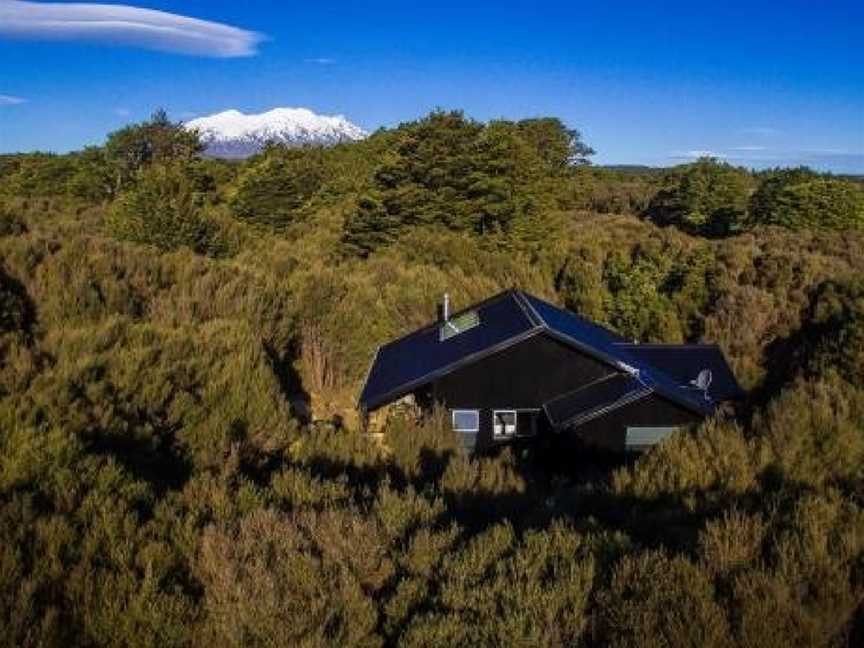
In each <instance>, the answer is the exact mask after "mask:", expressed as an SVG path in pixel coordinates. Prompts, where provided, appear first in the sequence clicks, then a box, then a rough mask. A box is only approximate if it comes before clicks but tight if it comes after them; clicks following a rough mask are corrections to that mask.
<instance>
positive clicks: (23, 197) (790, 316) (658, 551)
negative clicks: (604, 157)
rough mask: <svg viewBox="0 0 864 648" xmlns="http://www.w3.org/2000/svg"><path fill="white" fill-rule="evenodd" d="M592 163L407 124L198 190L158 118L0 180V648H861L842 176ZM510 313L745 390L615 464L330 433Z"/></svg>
mask: <svg viewBox="0 0 864 648" xmlns="http://www.w3.org/2000/svg"><path fill="white" fill-rule="evenodd" d="M593 153H594V152H593V151H592V150H591V148H590V146H589V145H588V143H586V142H584V141H583V139H582V136H581V135H580V133H579V132H578V131H576V130H572V129H568V128H567V127H566V126H565V125H564V124H563V123H562V122H561V121H560V120H558V119H555V118H535V119H527V120H522V121H507V120H493V121H489V122H478V121H475V120H473V119H470V118H469V117H467V116H465V115H464V114H463V113H461V112H458V111H452V112H451V111H443V110H437V111H434V112H432V113H430V114H428V115H426V116H424V117H422V118H419V119H417V120H415V121H412V122H407V123H403V124H401V125H399V126H397V127H394V128H388V129H381V130H379V131H377V132H376V133H374V134H372V135H371V136H370V137H369V138H368V139H366V140H364V141H361V142H356V143H350V144H340V145H337V146H334V147H332V148H315V147H310V148H299V149H298V148H293V149H292V148H285V147H280V146H269V147H267V148H266V149H265V150H264V151H262V152H261V153H260V154H258V155H256V156H254V157H252V158H250V159H248V160H246V161H242V162H239V161H234V162H227V161H220V160H216V159H211V158H208V157H206V156H204V155H202V146H201V144H200V141H199V139H198V137H197V135H196V134H195V133H194V132H188V131H186V130H184V129H183V128H182V127H181V126H180V125H179V124H176V123H174V122H172V121H171V120H170V118H169V117H168V116H167V115H166V114H165V113H164V112H162V111H157V112H156V113H155V114H154V115H153V117H152V118H151V119H150V120H148V121H145V122H143V123H139V124H132V125H129V126H127V127H125V128H123V129H121V130H119V131H116V132H114V133H111V134H110V135H109V136H108V137H107V139H106V141H105V142H104V144H102V145H100V146H95V147H90V148H86V149H84V150H82V151H78V152H74V153H70V154H64V155H55V154H47V153H46V154H41V153H31V154H17V155H3V156H0V645H3V646H77V645H80V646H160V647H161V646H202V645H205V646H208V645H209V646H241V645H242V646H305V647H315V646H369V647H374V646H382V647H383V646H432V645H434V646H466V645H483V646H509V645H518V646H589V647H594V646H633V647H637V646H660V647H662V646H667V647H684V646H694V647H697V646H698V647H706V648H710V647H714V646H741V647H745V646H746V647H762V646H765V647H769V646H772V647H773V646H777V647H783V648H789V647H790V646H854V645H864V254H862V249H864V179H862V178H856V177H841V176H835V175H830V174H824V173H817V172H815V171H813V170H810V169H807V168H795V169H771V170H766V171H759V172H755V171H751V170H747V169H743V168H738V167H735V166H732V165H730V164H727V163H725V162H723V161H721V160H717V159H711V158H703V159H699V160H696V161H694V162H692V163H689V164H683V165H680V166H675V167H672V168H668V169H640V168H604V167H599V166H596V165H592V164H591V162H590V160H591V156H592V154H593ZM510 287H518V288H520V289H523V290H526V291H528V292H531V293H533V294H536V295H538V296H540V297H542V298H544V299H547V300H549V301H552V302H554V303H557V304H560V305H563V306H565V307H567V308H569V309H571V310H573V311H574V312H577V313H579V314H582V315H584V316H586V317H588V318H591V319H593V320H595V321H597V322H600V323H602V324H604V325H605V326H608V327H609V328H611V329H613V330H615V331H617V332H619V333H620V334H622V335H625V336H627V337H632V338H637V339H640V340H643V341H656V342H683V341H688V342H689V341H707V342H715V343H717V344H719V345H720V347H721V348H722V349H723V352H724V353H725V355H726V357H727V358H728V359H729V361H730V364H731V366H732V368H733V369H734V371H735V373H736V375H737V377H738V379H739V381H740V383H741V385H742V387H743V388H744V389H745V390H746V393H747V396H746V398H745V399H744V400H743V401H742V402H740V403H739V404H738V405H737V407H736V409H735V411H734V412H727V413H725V414H723V415H722V416H718V417H717V418H715V419H713V420H710V421H707V422H706V423H705V424H703V425H701V426H699V427H698V428H695V429H689V430H682V431H679V432H678V433H676V434H675V435H674V436H673V437H672V438H670V439H669V440H667V441H666V442H664V443H662V444H660V445H659V446H657V447H655V448H654V449H652V450H651V451H649V452H648V453H646V454H644V455H641V456H638V457H609V456H599V455H598V456H591V455H590V454H586V455H580V456H574V455H573V454H562V453H561V452H556V448H555V447H554V445H553V446H551V447H549V446H543V447H537V448H535V449H519V450H515V449H504V450H501V451H499V452H496V453H490V454H485V455H478V456H469V455H466V453H465V451H464V450H463V449H462V448H461V447H460V444H459V441H458V440H457V439H456V438H455V436H454V434H453V433H452V432H451V431H450V430H449V426H448V424H447V423H448V421H446V420H445V417H444V416H443V415H442V414H441V413H440V412H439V413H433V414H431V415H429V416H418V415H417V413H416V412H414V411H412V410H410V409H409V408H399V407H395V408H392V409H391V411H389V412H387V415H386V417H385V418H384V420H383V421H381V428H380V434H379V435H374V436H373V435H370V434H366V433H365V432H364V430H362V429H361V426H360V421H359V418H358V414H357V412H356V410H355V404H356V399H357V396H358V391H359V389H360V387H361V385H362V381H363V378H364V374H365V372H366V370H367V368H368V366H369V363H370V362H371V360H372V356H373V353H374V351H375V349H376V347H377V346H378V345H380V344H382V343H384V342H386V341H388V340H390V339H392V338H394V337H396V336H398V335H400V334H403V333H407V332H409V331H411V330H413V329H415V328H417V327H419V326H421V325H423V324H425V323H427V322H429V321H430V320H431V319H432V318H434V315H435V307H436V303H437V302H438V301H439V299H440V297H441V295H442V294H443V293H444V292H448V293H449V294H450V296H451V299H452V301H453V303H454V305H455V306H456V307H459V306H467V305H469V304H471V303H473V302H475V301H479V300H480V299H483V298H485V297H488V296H489V295H491V294H493V293H495V292H498V291H501V290H503V289H506V288H510Z"/></svg>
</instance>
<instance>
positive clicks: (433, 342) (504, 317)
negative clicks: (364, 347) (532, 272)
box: [360, 291, 541, 410]
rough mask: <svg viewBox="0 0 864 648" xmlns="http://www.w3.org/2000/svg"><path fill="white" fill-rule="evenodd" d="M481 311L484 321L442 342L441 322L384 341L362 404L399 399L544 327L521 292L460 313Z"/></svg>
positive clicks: (374, 405) (372, 406) (502, 295)
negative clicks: (528, 308)
mask: <svg viewBox="0 0 864 648" xmlns="http://www.w3.org/2000/svg"><path fill="white" fill-rule="evenodd" d="M469 311H476V312H477V315H478V317H479V319H480V323H479V324H478V325H477V326H475V327H474V328H470V329H468V330H466V331H464V332H462V333H459V334H458V335H454V336H453V337H451V338H449V339H447V340H445V341H443V342H442V341H441V340H440V337H439V329H440V327H441V323H440V322H435V323H433V324H430V325H429V326H426V327H424V328H422V329H420V330H419V331H415V332H414V333H410V334H409V335H406V336H405V337H402V338H399V339H398V340H394V341H393V342H389V343H388V344H385V345H383V346H381V347H380V348H379V349H378V352H377V353H376V355H375V360H374V361H373V363H372V367H371V369H370V371H369V376H368V377H367V379H366V385H365V386H364V388H363V392H362V394H361V395H360V405H361V406H363V407H365V408H366V409H367V410H373V409H376V408H378V407H381V406H382V405H386V404H387V403H390V402H393V401H394V400H397V399H399V398H401V397H402V396H404V395H405V394H408V393H410V392H411V391H413V390H415V389H417V388H418V387H420V386H422V385H424V384H426V383H428V382H430V381H431V380H434V379H435V378H438V377H439V376H442V375H444V374H446V373H449V372H451V371H453V370H455V369H456V368H458V367H461V366H463V365H465V364H468V363H471V362H474V361H476V360H479V359H480V358H482V357H485V356H487V355H489V354H491V353H494V352H495V351H498V350H500V349H503V348H505V347H507V346H510V345H512V344H516V343H517V342H520V341H521V340H524V339H525V338H527V337H530V336H531V335H534V334H536V333H537V332H539V331H540V330H541V327H540V326H539V324H538V323H537V322H536V321H535V319H534V318H533V317H532V315H531V314H530V313H529V312H527V311H526V309H525V307H524V305H523V304H522V303H521V302H520V301H519V300H518V299H517V298H516V293H515V291H507V292H504V293H500V294H498V295H496V296H494V297H491V298H490V299H487V300H486V301H484V302H481V303H479V304H477V305H475V306H472V307H471V308H467V309H465V310H463V311H460V312H458V313H454V314H453V316H452V318H451V319H455V318H457V317H459V316H460V315H461V314H463V313H466V312H469Z"/></svg>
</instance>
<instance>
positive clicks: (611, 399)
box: [543, 374, 652, 428]
mask: <svg viewBox="0 0 864 648" xmlns="http://www.w3.org/2000/svg"><path fill="white" fill-rule="evenodd" d="M651 393H652V390H651V389H650V388H649V387H647V386H646V385H644V384H643V383H642V381H640V380H639V379H638V378H636V377H635V376H631V375H630V374H612V375H611V376H607V377H606V378H601V379H600V380H598V381H595V382H593V383H591V384H590V385H585V386H584V387H581V388H579V389H577V390H575V391H572V392H570V393H569V394H564V395H563V396H559V397H557V398H553V399H552V400H550V401H549V402H547V403H544V404H543V409H544V410H545V411H546V416H547V417H549V422H550V423H552V425H554V426H555V427H556V428H562V427H575V426H578V425H582V424H583V423H587V422H588V421H590V420H592V419H595V418H597V417H598V416H603V415H604V414H607V413H608V412H611V411H613V410H616V409H618V408H619V407H623V406H624V405H627V404H628V403H633V402H635V401H637V400H640V399H642V398H645V397H646V396H648V395H649V394H651Z"/></svg>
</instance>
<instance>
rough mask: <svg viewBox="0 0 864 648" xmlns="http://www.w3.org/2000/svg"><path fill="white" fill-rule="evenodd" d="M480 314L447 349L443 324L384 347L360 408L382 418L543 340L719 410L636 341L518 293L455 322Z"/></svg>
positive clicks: (690, 403) (695, 405)
mask: <svg viewBox="0 0 864 648" xmlns="http://www.w3.org/2000/svg"><path fill="white" fill-rule="evenodd" d="M469 311H476V312H477V314H478V316H479V320H480V323H479V325H478V326H476V327H474V328H471V329H468V330H466V331H464V332H462V333H460V334H459V335H455V336H453V337H451V338H449V339H447V340H446V341H443V342H442V341H441V340H440V338H439V328H440V326H441V323H440V322H435V323H433V324H430V325H428V326H426V327H424V328H422V329H420V330H418V331H415V332H414V333H410V334H409V335H406V336H404V337H402V338H399V339H397V340H394V341H392V342H389V343H387V344H385V345H383V346H381V347H380V348H379V349H378V351H377V353H376V355H375V359H374V361H373V363H372V366H371V368H370V370H369V375H368V376H367V379H366V384H365V386H364V387H363V392H362V393H361V395H360V405H361V407H363V408H365V409H366V410H374V409H377V408H378V407H381V406H382V405H386V404H387V403H391V402H393V401H395V400H397V399H399V398H401V397H402V396H404V395H406V394H409V393H411V392H412V391H414V390H416V389H417V388H419V387H421V386H423V385H425V384H427V383H429V382H431V381H432V380H435V379H436V378H439V377H441V376H443V375H445V374H447V373H450V372H451V371H455V370H456V369H458V368H460V367H462V366H464V365H466V364H470V363H472V362H475V361H477V360H479V359H481V358H483V357H486V356H488V355H490V354H492V353H495V352H497V351H500V350H502V349H504V348H507V347H508V346H511V345H513V344H516V343H518V342H521V341H522V340H524V339H526V338H529V337H531V336H533V335H536V334H538V333H545V334H548V335H551V336H552V337H554V338H556V339H558V340H560V341H561V342H563V343H564V344H566V345H568V346H570V347H572V348H575V349H578V350H580V351H582V352H584V353H586V354H588V355H590V356H592V357H594V358H597V359H598V360H601V361H603V362H606V363H607V364H609V365H611V366H613V367H615V368H616V369H618V370H619V371H622V372H624V373H626V374H628V375H630V376H632V377H634V378H636V379H638V381H639V383H640V384H641V385H642V386H643V387H644V388H646V389H650V390H651V391H655V392H657V393H658V394H660V395H661V396H664V397H666V398H668V399H669V400H672V401H674V402H676V403H678V404H679V405H681V406H683V407H686V408H687V409H690V410H693V411H696V412H699V413H700V414H703V415H709V414H711V413H713V411H714V403H713V402H712V401H710V400H708V399H706V397H705V395H704V394H703V393H702V392H701V391H699V390H697V389H694V388H692V387H689V386H688V384H687V382H685V383H683V384H681V382H680V381H679V380H677V379H676V378H674V377H672V376H670V375H668V374H667V373H665V372H664V371H663V370H662V369H661V368H658V367H655V366H653V365H651V364H650V363H648V362H646V360H645V359H643V358H641V357H639V355H638V354H633V353H630V350H629V348H630V347H631V346H633V345H630V344H629V343H628V341H627V340H626V339H624V338H622V337H621V336H619V335H616V334H615V333H613V332H612V331H609V330H608V329H605V328H603V327H602V326H599V325H597V324H594V323H593V322H590V321H588V320H586V319H584V318H582V317H579V316H578V315H575V314H573V313H571V312H569V311H567V310H564V309H562V308H558V307H557V306H553V305H552V304H550V303H548V302H545V301H543V300H542V299H538V298H537V297H534V296H532V295H528V294H526V293H523V292H521V291H518V290H508V291H505V292H503V293H500V294H498V295H495V296H494V297H491V298H489V299H488V300H486V301H484V302H481V303H479V304H477V305H475V306H472V307H470V308H467V309H465V310H463V311H460V312H458V313H454V314H453V316H452V317H453V319H455V318H457V317H459V315H461V314H463V313H466V312H469Z"/></svg>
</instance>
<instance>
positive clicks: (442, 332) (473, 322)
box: [438, 310, 480, 342]
mask: <svg viewBox="0 0 864 648" xmlns="http://www.w3.org/2000/svg"><path fill="white" fill-rule="evenodd" d="M459 325H462V326H461V327H460V326H459ZM478 326H480V313H478V312H477V311H476V310H469V311H466V312H464V313H460V314H459V315H456V316H454V317H450V318H448V319H447V320H446V321H444V322H442V323H441V324H440V325H439V327H438V341H439V342H446V341H447V340H450V339H452V338H454V337H456V336H458V335H462V334H463V333H465V332H466V331H470V330H471V329H474V328H477V327H478Z"/></svg>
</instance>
